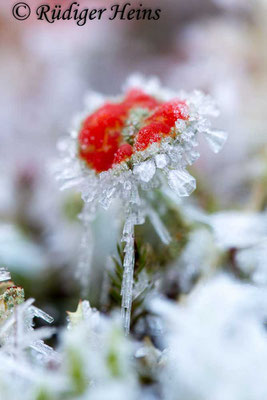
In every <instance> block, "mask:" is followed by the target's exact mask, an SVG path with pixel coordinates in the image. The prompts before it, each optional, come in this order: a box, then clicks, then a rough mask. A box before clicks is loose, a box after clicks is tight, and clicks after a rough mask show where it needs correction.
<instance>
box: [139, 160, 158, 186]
mask: <svg viewBox="0 0 267 400" xmlns="http://www.w3.org/2000/svg"><path fill="white" fill-rule="evenodd" d="M155 172H156V166H155V163H154V162H153V161H151V160H150V161H144V162H142V163H140V164H138V165H136V166H135V167H134V169H133V173H134V174H135V175H137V176H138V178H139V179H140V180H141V181H143V182H149V181H151V179H152V178H153V176H154V175H155Z"/></svg>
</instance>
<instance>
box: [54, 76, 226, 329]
mask: <svg viewBox="0 0 267 400" xmlns="http://www.w3.org/2000/svg"><path fill="white" fill-rule="evenodd" d="M126 86H127V89H129V88H131V87H134V88H138V87H140V88H141V89H142V90H143V91H144V92H145V93H147V94H150V95H153V96H155V97H156V98H157V99H158V100H160V101H168V100H171V99H174V98H180V99H181V100H183V101H185V103H186V105H187V106H185V107H184V110H183V114H184V117H186V118H188V119H186V120H184V119H179V118H177V121H176V124H175V127H174V128H173V132H172V135H171V136H169V137H165V138H163V139H162V140H161V141H160V142H157V143H152V144H151V145H150V146H148V147H147V148H146V149H145V150H143V151H137V152H135V153H134V154H133V155H132V156H131V158H130V162H127V163H126V162H122V163H120V164H117V165H115V166H113V167H112V168H110V169H109V170H107V171H104V172H101V173H99V174H97V173H95V171H93V170H91V169H90V168H88V167H87V166H86V165H85V164H84V162H83V161H82V160H81V159H80V158H79V155H78V151H77V149H78V146H77V137H78V132H79V129H80V126H81V123H82V122H83V120H84V118H85V117H86V116H87V115H88V113H91V112H92V111H94V110H95V109H96V108H97V107H99V106H100V105H102V104H103V103H104V102H105V101H106V100H105V99H104V98H103V96H98V95H96V93H93V95H92V100H90V96H88V98H87V109H86V110H85V111H84V112H83V113H82V114H80V116H78V118H76V121H75V124H74V127H73V130H72V132H71V135H70V136H69V137H68V138H67V139H66V140H65V141H64V142H61V145H60V151H61V153H62V160H61V162H60V163H59V166H58V167H57V171H56V173H57V179H58V180H59V181H61V182H62V185H63V186H64V187H70V186H74V187H76V188H77V189H78V190H79V191H81V193H82V198H83V200H84V202H85V209H84V212H83V213H82V220H83V221H84V222H85V233H84V236H83V239H82V245H81V261H80V264H79V268H78V272H77V275H78V277H79V280H80V281H81V282H82V286H83V287H84V288H86V287H87V285H88V277H89V271H90V264H91V258H92V252H93V248H92V241H93V239H92V236H91V233H90V221H91V220H92V219H93V218H94V217H95V215H96V212H97V209H98V207H99V205H100V206H101V207H103V208H104V209H108V208H109V206H110V204H111V202H112V200H113V199H119V200H120V201H121V203H122V208H123V210H124V215H125V229H124V235H123V238H122V241H124V242H125V260H124V269H125V271H124V281H123V287H122V308H123V314H124V315H125V321H124V323H125V327H126V330H128V329H129V324H130V321H129V318H130V309H131V296H132V290H133V267H134V237H133V235H134V225H136V224H137V223H138V224H140V223H143V222H144V220H145V217H146V216H149V217H150V219H152V223H153V225H154V227H155V229H156V231H157V232H158V234H159V236H160V238H161V240H162V241H163V242H164V243H166V244H167V243H169V241H170V237H169V234H168V232H167V231H166V229H165V227H164V226H163V224H162V223H161V221H160V219H159V218H157V217H156V216H155V215H154V214H153V213H152V214H151V212H150V215H148V210H150V208H151V207H150V204H148V206H147V205H145V207H144V202H145V203H146V202H147V201H148V202H149V201H152V200H153V196H154V194H153V190H154V189H160V188H161V187H162V182H163V181H164V180H165V181H166V178H167V182H168V183H169V187H170V189H171V190H172V191H173V192H174V193H175V194H176V195H178V196H179V197H183V196H189V195H190V194H191V193H192V191H193V190H194V189H195V187H196V182H195V179H194V178H193V177H192V176H191V175H190V174H189V173H188V172H187V171H186V167H187V166H188V165H192V164H193V163H194V162H195V161H196V160H197V159H198V157H199V153H198V151H197V150H196V146H197V145H198V136H199V134H203V135H205V136H206V138H207V139H208V141H209V143H210V145H211V147H212V149H213V151H215V152H217V151H218V150H219V148H220V147H221V145H222V144H223V142H224V140H225V135H224V134H223V133H219V132H218V131H215V132H214V133H213V131H212V129H211V124H210V121H209V118H210V117H214V116H216V115H218V111H217V109H216V107H215V106H214V103H213V101H212V100H211V98H210V97H209V96H205V95H204V94H202V93H201V92H198V91H195V92H193V93H191V94H188V93H184V92H181V93H177V92H174V91H172V90H170V89H166V88H163V87H161V85H160V83H159V81H158V79H156V78H151V79H148V80H145V79H143V78H141V77H140V76H136V75H135V76H134V77H132V78H130V79H129V80H128V82H127V85H126ZM121 99H122V97H117V98H112V99H108V100H109V101H115V102H116V101H120V100H121ZM137 114H138V113H137ZM137 114H136V113H135V117H136V116H137ZM128 123H129V125H127V127H126V128H127V132H125V133H126V134H129V133H131V132H134V131H136V126H137V125H138V124H137V121H135V118H132V119H131V118H129V120H128ZM131 123H132V124H133V126H131ZM136 124H137V125H136ZM145 191H149V192H150V197H149V200H147V198H146V197H147V196H144V193H145ZM88 216H89V217H88ZM128 230H129V233H127V231H128Z"/></svg>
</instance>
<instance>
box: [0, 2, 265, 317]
mask: <svg viewBox="0 0 267 400" xmlns="http://www.w3.org/2000/svg"><path fill="white" fill-rule="evenodd" d="M49 2H50V1H48V2H47V3H49ZM39 3H40V4H43V1H42V0H32V1H29V4H31V5H32V6H37V5H38V4H39ZM55 3H56V2H55ZM58 3H60V1H59V2H58ZM65 3H66V2H65ZM117 3H119V1H118V2H117ZM131 3H132V6H133V7H138V6H139V4H140V2H134V1H132V2H131ZM82 4H84V6H86V7H89V8H91V7H97V8H98V7H101V6H106V5H107V4H113V3H112V2H111V1H110V0H106V1H91V0H83V2H82ZM142 4H143V7H147V8H149V7H150V8H161V9H162V12H161V18H160V19H159V20H158V21H134V20H133V21H126V22H125V21H120V20H115V21H109V20H108V19H107V18H103V19H102V20H101V21H88V22H87V24H86V25H85V26H83V27H78V26H77V25H76V24H75V22H74V21H63V22H56V23H54V24H48V23H45V22H44V21H37V20H36V18H35V17H34V16H33V15H32V16H31V17H30V18H29V19H28V20H27V21H16V20H15V19H14V18H13V17H12V14H11V8H12V4H11V3H10V2H1V6H0V54H1V58H0V59H1V61H0V87H1V96H0V124H1V131H0V265H3V266H6V267H7V268H9V270H10V271H11V273H12V276H13V278H14V280H15V281H16V283H17V284H20V285H23V286H24V288H25V291H26V296H27V297H29V296H34V297H35V298H36V300H37V304H38V306H40V307H41V308H44V309H45V310H46V311H48V312H50V313H52V315H53V316H54V317H55V318H56V320H57V322H58V323H60V319H59V317H58V319H57V316H59V314H60V313H61V315H62V316H63V318H64V314H62V310H66V309H73V308H74V305H76V303H77V297H78V296H79V293H78V287H77V284H76V283H75V280H74V278H73V271H74V270H75V267H76V264H77V256H78V253H79V243H80V235H81V226H80V223H79V221H78V219H77V214H78V212H79V211H80V209H81V200H80V197H79V194H77V193H73V192H71V191H69V192H64V193H63V192H60V191H59V189H58V185H57V183H56V182H55V180H54V177H53V176H52V174H51V173H50V167H49V166H50V165H51V164H52V163H53V162H54V160H55V159H56V158H57V148H56V143H57V140H58V138H60V137H61V136H63V135H65V134H66V133H67V132H68V128H69V126H70V123H71V119H72V116H75V114H76V113H77V112H79V111H81V110H82V109H83V102H84V96H85V95H86V92H88V90H90V89H93V90H96V91H100V92H102V93H104V94H108V95H114V94H117V93H119V92H120V90H121V86H122V85H123V83H124V81H125V79H126V78H127V77H128V75H130V74H131V73H135V72H140V73H142V74H144V75H148V76H150V75H157V76H158V77H159V78H160V79H161V81H162V83H163V84H164V85H167V86H169V87H171V88H173V89H178V90H179V89H185V90H187V91H191V90H193V89H201V90H203V91H204V92H205V93H209V94H211V95H212V96H213V97H214V98H215V99H216V101H217V103H218V105H219V108H220V110H221V116H220V118H219V119H218V120H217V121H216V124H217V127H218V128H222V129H224V130H226V131H228V133H229V139H228V142H227V144H226V146H225V147H224V149H223V151H222V152H221V153H220V154H219V155H216V156H215V155H213V154H212V153H211V152H210V151H209V149H208V147H207V146H206V145H205V144H203V146H202V145H201V147H202V148H201V158H200V160H199V161H198V162H197V163H196V166H195V167H194V171H193V174H194V175H195V176H197V179H198V182H199V187H200V188H201V189H202V190H203V191H204V192H205V193H212V196H213V197H214V198H216V204H217V208H219V209H244V208H250V209H257V210H261V209H262V207H263V204H264V200H263V199H262V194H261V189H260V186H259V182H262V179H263V176H265V174H266V170H267V167H266V164H267V163H266V154H267V150H266V146H267V125H266V122H267V121H266V105H267V94H266V93H267V77H266V76H267V75H266V74H267V51H266V37H267V36H266V33H267V2H266V0H250V1H249V0H186V1H185V0H164V1H163V0H162V1H160V0H144V1H143V2H142ZM197 195H198V196H199V192H198V193H196V194H195V196H197ZM110 221H112V223H113V218H112V216H111V215H110V214H109V215H108V214H106V213H103V214H101V215H99V218H98V219H97V221H96V222H95V226H94V229H95V231H96V235H95V237H96V238H97V240H96V247H95V254H94V260H95V261H94V265H95V273H96V274H98V281H99V282H101V279H102V278H101V276H102V275H101V271H102V270H103V268H104V267H105V263H106V256H107V254H110V253H111V252H112V251H113V249H114V246H115V244H116V240H117V237H116V235H114V237H113V236H112V235H110V234H109V232H107V229H105V227H106V226H107V223H108V224H110ZM116 229H117V228H116V221H115V222H114V232H115V230H116ZM92 298H93V300H92V301H93V303H94V296H92ZM95 302H96V303H97V300H95ZM62 316H61V318H62Z"/></svg>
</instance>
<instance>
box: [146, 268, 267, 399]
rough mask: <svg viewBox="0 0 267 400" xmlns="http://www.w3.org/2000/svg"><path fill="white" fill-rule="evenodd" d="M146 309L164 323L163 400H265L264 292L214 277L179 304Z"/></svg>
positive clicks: (265, 304) (266, 391)
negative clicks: (154, 313) (159, 317)
mask: <svg viewBox="0 0 267 400" xmlns="http://www.w3.org/2000/svg"><path fill="white" fill-rule="evenodd" d="M152 304H153V310H154V311H155V312H158V313H159V314H161V316H162V318H163V319H164V320H165V330H164V332H165V334H164V338H165V345H166V349H165V351H164V354H165V356H164V363H163V364H164V368H162V369H161V371H160V376H159V380H160V381H161V383H162V387H163V388H164V391H163V393H162V397H163V398H164V399H166V400H177V399H179V400H180V399H181V400H182V399H190V400H199V399H205V400H223V399H227V400H244V399H246V400H264V399H265V397H266V393H267V381H266V378H265V376H266V369H267V341H266V329H265V328H264V324H265V322H266V317H267V312H266V310H267V308H266V306H267V298H266V290H265V288H264V289H258V288H257V287H255V286H253V285H249V284H244V283H239V282H235V281H234V280H233V279H230V278H228V277H227V276H218V277H216V278H213V279H211V280H209V281H207V282H205V283H204V284H202V285H199V286H198V287H197V288H196V289H195V290H194V291H193V292H192V293H191V294H190V295H189V296H188V297H187V298H186V299H185V301H184V302H182V303H180V304H175V303H167V302H162V301H159V300H155V302H154V303H152ZM256 366H257V368H256Z"/></svg>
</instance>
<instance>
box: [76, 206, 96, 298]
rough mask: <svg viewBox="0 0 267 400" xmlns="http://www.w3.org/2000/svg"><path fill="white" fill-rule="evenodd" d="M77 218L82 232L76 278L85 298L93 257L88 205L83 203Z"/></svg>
mask: <svg viewBox="0 0 267 400" xmlns="http://www.w3.org/2000/svg"><path fill="white" fill-rule="evenodd" d="M79 218H80V219H81V220H82V223H83V232H82V238H81V245H80V255H79V263H78V268H77V270H76V278H77V279H78V280H79V282H80V284H81V288H82V295H83V296H86V291H87V289H88V284H89V276H90V270H91V264H92V257H93V248H94V244H93V233H92V229H91V220H92V218H91V210H90V204H88V203H85V204H84V208H83V211H82V213H81V214H80V215H79Z"/></svg>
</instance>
